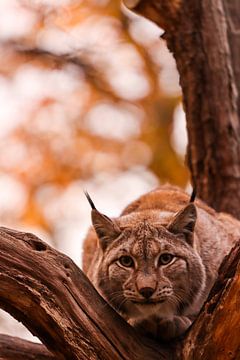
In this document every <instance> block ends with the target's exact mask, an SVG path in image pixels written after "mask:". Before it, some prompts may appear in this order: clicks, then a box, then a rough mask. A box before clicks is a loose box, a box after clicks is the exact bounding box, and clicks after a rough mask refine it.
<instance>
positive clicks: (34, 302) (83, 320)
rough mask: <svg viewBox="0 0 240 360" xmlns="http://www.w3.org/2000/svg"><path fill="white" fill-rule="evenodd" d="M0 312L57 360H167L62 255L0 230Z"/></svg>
mask: <svg viewBox="0 0 240 360" xmlns="http://www.w3.org/2000/svg"><path fill="white" fill-rule="evenodd" d="M0 307H1V308H2V309H3V310H5V311H7V312H9V313H10V314H11V315H12V316H13V317H15V318H16V319H17V320H19V321H21V322H22V323H23V324H24V325H25V326H26V327H27V328H28V329H29V330H30V331H31V333H32V334H33V335H35V336H37V337H38V338H39V339H40V340H41V342H42V343H43V344H44V345H45V346H46V347H47V348H48V350H49V351H50V352H51V353H52V354H53V355H54V356H55V357H56V359H58V360H63V359H65V360H66V359H67V360H75V359H81V360H82V359H83V360H84V359H85V360H89V359H104V360H113V359H131V360H135V359H136V360H140V359H156V360H157V359H158V360H159V359H171V356H170V351H169V350H168V349H165V348H164V346H158V345H157V344H154V343H150V341H148V340H147V339H144V338H141V337H139V335H138V334H137V333H136V332H135V331H134V329H133V328H132V327H130V326H129V325H128V324H127V323H126V322H125V321H124V320H123V319H122V318H121V317H120V316H119V315H118V314H117V313H116V312H115V311H114V310H113V309H112V308H111V307H110V306H108V304H107V303H106V302H105V301H104V300H103V299H102V298H101V297H100V295H99V294H98V293H97V292H96V290H95V289H94V288H93V286H92V284H91V283H90V282H89V281H88V279H87V278H86V276H85V275H84V274H83V273H82V272H81V270H80V269H78V267H77V266H76V265H75V264H74V263H73V262H72V261H71V260H70V259H69V258H68V257H67V256H65V255H63V254H61V253H59V252H58V251H56V250H54V249H52V248H51V247H50V246H48V245H47V244H45V243H44V242H42V241H41V240H40V239H38V238H37V237H36V236H34V235H32V234H28V233H21V232H17V231H14V230H10V229H6V228H0ZM0 356H1V353H0ZM16 360H17V358H16Z"/></svg>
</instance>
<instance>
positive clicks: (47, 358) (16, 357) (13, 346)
mask: <svg viewBox="0 0 240 360" xmlns="http://www.w3.org/2000/svg"><path fill="white" fill-rule="evenodd" d="M0 359H1V360H57V358H56V357H55V356H54V355H52V354H50V352H49V351H48V350H47V349H46V348H45V346H43V345H41V344H35V343H32V342H30V341H26V340H22V339H19V338H17V337H13V336H7V335H3V334H0Z"/></svg>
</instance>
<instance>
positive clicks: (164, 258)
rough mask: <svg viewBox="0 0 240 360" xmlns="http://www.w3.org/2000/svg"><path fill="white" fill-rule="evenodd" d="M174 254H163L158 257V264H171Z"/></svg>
mask: <svg viewBox="0 0 240 360" xmlns="http://www.w3.org/2000/svg"><path fill="white" fill-rule="evenodd" d="M173 258H174V256H173V255H172V254H168V253H166V254H162V255H161V256H160V257H159V259H158V265H167V264H169V263H170V262H171V261H172V259H173Z"/></svg>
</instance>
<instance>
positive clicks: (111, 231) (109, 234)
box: [85, 192, 121, 250]
mask: <svg viewBox="0 0 240 360" xmlns="http://www.w3.org/2000/svg"><path fill="white" fill-rule="evenodd" d="M85 195H86V197H87V199H88V202H89V204H90V205H91V208H92V224H93V227H94V229H95V231H96V233H97V236H98V238H99V242H100V246H101V248H102V249H103V250H105V249H106V247H107V245H108V244H109V242H110V241H111V240H112V239H115V238H117V237H118V236H119V234H120V232H121V230H120V228H119V226H118V225H117V224H116V223H115V221H113V220H111V219H110V218H109V217H107V216H106V215H104V214H101V213H100V212H99V211H98V210H97V209H96V207H95V205H94V203H93V201H92V199H91V198H90V196H89V194H88V193H87V192H85Z"/></svg>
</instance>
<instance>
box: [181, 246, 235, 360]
mask: <svg viewBox="0 0 240 360" xmlns="http://www.w3.org/2000/svg"><path fill="white" fill-rule="evenodd" d="M182 359H183V360H184V359H186V360H195V359H197V360H200V359H204V360H216V359H217V360H227V359H229V360H230V359H233V360H238V359H240V241H239V242H238V244H237V245H236V246H235V247H234V249H233V250H232V252H231V253H230V254H229V255H228V256H227V257H226V258H225V259H224V261H223V263H222V265H221V268H220V270H219V277H218V280H217V281H216V283H215V285H214V287H213V289H212V291H211V293H210V295H209V298H208V301H207V302H206V304H205V307H204V309H203V311H202V312H201V313H200V315H199V316H198V318H197V320H196V322H195V323H194V325H193V327H192V329H191V331H190V333H189V334H188V336H187V338H186V339H185V341H184V346H183V350H182Z"/></svg>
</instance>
